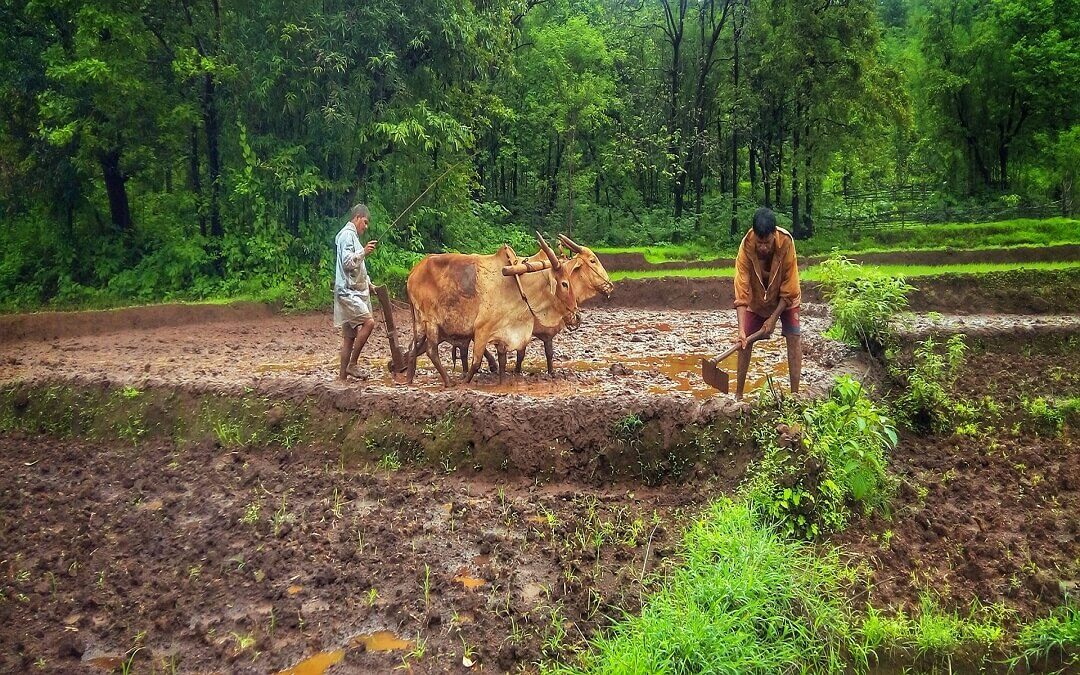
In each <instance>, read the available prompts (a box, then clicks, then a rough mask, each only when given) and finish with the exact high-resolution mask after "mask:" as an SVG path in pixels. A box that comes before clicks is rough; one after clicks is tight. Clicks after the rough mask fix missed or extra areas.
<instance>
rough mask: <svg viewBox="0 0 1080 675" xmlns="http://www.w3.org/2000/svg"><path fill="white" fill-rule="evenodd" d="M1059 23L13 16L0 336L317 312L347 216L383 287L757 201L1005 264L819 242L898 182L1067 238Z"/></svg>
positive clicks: (164, 6) (725, 237)
mask: <svg viewBox="0 0 1080 675" xmlns="http://www.w3.org/2000/svg"><path fill="white" fill-rule="evenodd" d="M1073 10H1074V8H1073V7H1072V5H1071V4H1070V3H1069V2H1066V1H1065V0H1042V1H1041V2H1038V3H1025V2H1021V1H1020V0H993V1H992V2H977V1H976V0H921V1H920V2H918V3H915V4H911V3H906V4H904V3H900V4H898V3H896V2H890V3H882V2H873V1H872V0H851V1H849V2H843V3H833V2H827V3H804V2H798V1H796V0H775V1H774V2H771V3H742V2H735V1H734V0H701V1H700V2H695V3H686V2H682V3H672V2H669V1H667V0H664V1H663V2H660V3H594V2H585V1H584V0H560V1H559V2H537V1H534V0H492V1H491V2H483V3H475V2H466V3H445V2H441V1H440V0H414V1H413V2H409V3H400V2H395V1H393V0H370V1H367V2H363V3H355V2H345V1H344V0H329V1H327V2H323V3H318V4H317V5H310V4H305V3H268V2H257V1H253V0H251V1H245V2H242V3H239V4H235V3H233V4H230V3H225V4H222V3H219V2H211V3H195V4H190V3H188V4H183V5H182V6H181V5H177V4H175V3H149V4H147V3H144V4H141V5H139V4H132V3H117V2H109V1H107V0H86V1H84V2H77V3H74V2H61V1H59V0H45V1H40V2H39V1H35V2H24V3H14V4H10V3H9V4H8V5H5V6H4V7H3V8H0V41H2V44H3V45H4V47H5V49H4V51H3V55H2V56H0V102H2V105H3V109H4V110H5V115H4V118H3V120H2V121H0V218H2V219H3V221H4V228H3V230H2V232H0V309H3V310H17V309H34V308H38V307H42V306H48V307H53V308H69V307H83V306H107V305H116V304H125V303H128V304H129V303H142V302H153V301H163V300H205V299H211V298H238V297H243V298H254V299H260V300H269V301H275V302H280V303H283V304H285V305H287V306H291V307H316V306H320V307H325V306H326V305H327V304H328V303H329V293H328V292H327V280H328V277H329V273H330V270H331V269H332V267H331V265H332V261H331V260H330V252H329V251H330V247H331V243H332V240H333V236H334V233H335V232H336V230H337V229H338V228H339V227H340V226H341V223H342V222H343V217H344V214H345V213H346V212H347V211H348V209H349V207H350V206H351V205H352V204H354V203H356V202H360V201H363V202H365V203H367V204H368V205H369V206H370V207H371V209H372V213H373V218H372V224H373V227H372V230H373V231H372V236H373V237H375V238H378V239H379V240H380V244H381V245H380V248H379V251H378V253H377V254H376V255H375V256H373V257H372V259H371V267H372V273H373V277H374V280H375V281H376V282H377V283H382V284H386V285H388V286H390V287H391V288H394V289H400V288H401V286H402V285H403V280H404V278H405V275H406V274H407V271H408V269H409V268H410V267H411V265H412V264H413V263H414V262H415V261H416V259H417V258H418V256H420V255H422V254H424V253H427V252H438V251H446V250H453V251H470V252H473V251H475V252H490V251H493V250H494V249H495V248H496V247H497V246H498V245H499V244H500V243H502V242H503V241H509V242H510V243H511V244H513V245H515V246H517V247H521V248H526V249H527V248H529V247H527V246H526V240H527V239H528V233H531V232H532V230H534V229H542V230H544V231H547V232H549V233H550V232H555V231H558V230H569V231H570V233H571V234H572V235H574V236H575V237H577V238H579V239H582V240H583V241H584V242H585V243H589V244H608V245H616V246H628V245H642V244H644V245H650V246H651V245H656V244H658V243H662V242H670V243H675V244H678V245H680V246H683V245H687V244H689V245H690V246H691V247H692V248H693V249H695V250H709V251H717V252H729V251H731V249H733V247H734V246H736V245H737V243H738V239H739V235H741V233H742V231H743V230H744V229H745V228H746V227H747V226H748V224H749V217H750V214H751V213H752V212H753V210H754V209H755V208H756V207H757V206H759V205H761V204H765V205H768V206H771V207H773V208H775V209H776V210H777V211H778V212H779V213H778V216H779V219H780V222H781V224H783V225H784V226H786V227H789V228H791V229H792V231H793V232H794V233H795V234H796V235H797V236H798V237H799V238H800V239H801V240H803V241H805V248H804V249H803V250H802V251H801V252H802V253H804V254H810V253H815V252H823V251H827V250H829V249H830V248H832V247H833V246H836V245H838V244H841V245H845V246H846V245H847V243H848V242H853V243H852V247H853V248H858V249H863V248H867V247H872V246H894V245H897V244H898V242H899V245H901V246H904V247H911V246H912V245H913V244H912V242H922V243H921V245H922V246H956V245H961V246H970V245H973V244H974V245H991V243H992V242H993V241H996V239H995V237H997V234H996V233H995V232H992V231H991V229H992V228H990V229H988V230H987V231H986V232H985V237H984V236H983V234H976V233H974V232H973V233H971V236H966V235H957V234H956V233H955V232H951V231H947V230H946V229H945V228H941V229H940V230H934V231H931V228H902V229H901V228H888V230H887V231H885V232H883V233H882V236H880V237H879V236H878V234H877V233H876V232H867V233H865V234H864V230H856V231H855V232H852V231H850V230H848V229H847V228H839V227H833V228H831V229H830V230H824V231H823V230H822V225H823V224H824V222H825V221H826V220H830V219H831V220H832V221H834V222H835V221H836V220H837V218H836V217H835V216H832V217H830V214H836V213H843V212H844V211H845V207H847V208H846V212H847V217H848V219H849V220H850V221H851V222H855V221H857V220H859V219H861V218H862V217H863V216H864V215H866V214H864V213H862V212H861V211H860V210H859V207H858V206H857V205H858V204H861V203H863V202H865V201H867V200H862V201H860V200H859V199H858V198H857V196H858V195H859V193H863V194H885V195H888V194H890V193H891V192H893V191H897V190H898V189H899V188H900V187H904V188H906V187H907V186H918V187H920V188H921V189H924V191H926V192H927V193H928V194H929V195H930V197H928V199H930V200H932V201H933V202H934V203H935V204H941V205H942V206H944V207H945V208H946V209H948V208H950V207H956V206H960V207H964V206H968V205H972V204H982V203H984V202H985V203H994V204H1000V205H1001V206H1002V207H1008V208H1017V209H1022V208H1024V207H1029V206H1038V205H1044V204H1046V203H1052V204H1053V208H1055V209H1060V210H1061V212H1062V213H1063V214H1064V215H1067V216H1068V215H1073V214H1074V213H1075V210H1076V208H1077V206H1076V205H1077V203H1078V201H1080V200H1077V199H1076V196H1075V195H1076V189H1077V181H1078V174H1077V171H1076V166H1077V161H1076V158H1077V152H1078V147H1080V119H1078V113H1077V109H1076V106H1075V105H1070V104H1071V103H1072V102H1073V92H1075V90H1076V89H1077V88H1078V82H1080V57H1078V56H1077V54H1080V48H1078V46H1077V40H1078V33H1080V25H1078V19H1077V18H1076V16H1077V15H1080V13H1077V12H1075V11H1073ZM899 191H900V192H903V190H899ZM420 195H423V197H422V198H421V199H420V200H419V201H417V202H415V204H414V200H415V199H416V198H417V197H418V196H420ZM869 201H870V202H871V203H872V204H873V208H875V209H876V208H878V207H879V206H880V207H882V208H889V209H891V208H894V207H895V204H894V203H893V202H895V201H896V200H895V199H893V198H891V197H889V196H885V197H880V198H871V199H870V200H869ZM853 205H855V206H853ZM868 208H869V207H868ZM406 211H407V212H406ZM399 214H401V217H400V219H397V218H398V216H399ZM396 219H397V220H396ZM395 220H396V224H395V225H394V226H393V227H391V226H390V224H391V223H394V222H395ZM815 221H817V222H815ZM1072 227H1073V230H1074V231H1075V225H1073V226H1072ZM1063 229H1064V226H1062V227H1061V228H1058V231H1061V230H1063ZM1066 235H1067V238H1068V239H1070V240H1075V233H1074V232H1073V233H1072V234H1069V233H1066ZM1063 236H1065V235H1063ZM871 242H872V243H871ZM853 339H854V338H853Z"/></svg>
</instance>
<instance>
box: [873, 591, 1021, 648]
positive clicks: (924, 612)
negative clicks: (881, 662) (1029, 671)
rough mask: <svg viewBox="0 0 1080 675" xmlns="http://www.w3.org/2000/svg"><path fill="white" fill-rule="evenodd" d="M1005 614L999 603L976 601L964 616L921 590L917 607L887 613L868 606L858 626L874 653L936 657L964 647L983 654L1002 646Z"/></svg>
mask: <svg viewBox="0 0 1080 675" xmlns="http://www.w3.org/2000/svg"><path fill="white" fill-rule="evenodd" d="M1009 614H1010V612H1009V611H1008V610H1006V609H1005V607H1004V606H1003V605H995V606H992V607H984V606H980V605H977V604H976V605H974V606H972V608H971V610H970V611H969V612H968V614H967V616H961V615H960V614H959V613H957V612H949V611H946V610H944V609H942V608H941V607H940V606H939V605H938V603H937V601H935V600H934V598H933V596H931V595H929V594H923V595H922V596H921V597H920V599H919V609H918V611H917V612H914V613H913V614H912V615H910V616H909V615H908V614H907V613H905V612H904V611H903V610H898V611H897V612H896V613H895V614H892V615H891V616H889V615H886V614H885V613H884V612H881V611H879V610H877V609H875V608H874V607H872V606H871V607H868V608H867V614H866V617H865V618H864V619H863V623H862V626H861V627H860V629H859V630H860V632H861V633H862V636H863V639H864V641H865V646H866V649H867V650H868V651H870V652H873V653H875V654H881V653H891V654H908V655H914V656H919V657H929V658H931V659H934V660H937V659H944V658H947V657H950V656H955V655H957V654H959V653H961V652H962V651H964V650H968V651H970V652H972V653H974V654H986V653H987V652H988V651H989V650H990V649H992V648H994V647H1000V646H1003V642H1004V640H1005V627H1004V624H1005V621H1006V619H1008V618H1009Z"/></svg>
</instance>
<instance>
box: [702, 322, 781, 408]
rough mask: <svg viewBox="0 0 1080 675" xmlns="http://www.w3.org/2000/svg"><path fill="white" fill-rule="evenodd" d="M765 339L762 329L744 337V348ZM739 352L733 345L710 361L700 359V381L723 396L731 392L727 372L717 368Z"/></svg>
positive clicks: (737, 347) (736, 346)
mask: <svg viewBox="0 0 1080 675" xmlns="http://www.w3.org/2000/svg"><path fill="white" fill-rule="evenodd" d="M764 337H765V329H764V328H762V329H761V330H759V331H758V332H756V333H752V334H750V335H748V336H747V337H746V346H747V347H749V346H750V345H752V344H754V343H755V342H757V341H758V340H760V339H762V338H764ZM738 350H739V345H737V344H735V345H732V346H731V349H728V350H727V351H725V352H723V353H722V354H718V355H716V356H714V357H713V358H711V359H701V379H703V380H705V384H707V385H709V386H710V387H713V388H714V389H719V390H720V391H722V392H724V393H725V394H726V393H728V392H729V391H731V384H730V378H729V377H728V374H727V371H726V370H723V369H721V368H720V367H719V365H720V362H721V361H723V360H724V359H726V358H727V357H729V356H731V355H732V354H734V353H735V352H737V351H738Z"/></svg>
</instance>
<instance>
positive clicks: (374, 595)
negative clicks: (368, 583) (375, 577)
mask: <svg viewBox="0 0 1080 675" xmlns="http://www.w3.org/2000/svg"><path fill="white" fill-rule="evenodd" d="M378 600H379V592H378V591H377V590H375V588H374V587H372V588H369V589H368V592H367V604H368V607H374V606H375V603H376V602H377V601H378Z"/></svg>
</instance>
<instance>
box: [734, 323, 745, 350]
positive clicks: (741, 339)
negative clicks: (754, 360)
mask: <svg viewBox="0 0 1080 675" xmlns="http://www.w3.org/2000/svg"><path fill="white" fill-rule="evenodd" d="M735 344H737V345H739V351H742V350H744V349H746V333H744V332H743V331H742V329H741V328H740V329H739V339H737V340H735Z"/></svg>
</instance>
